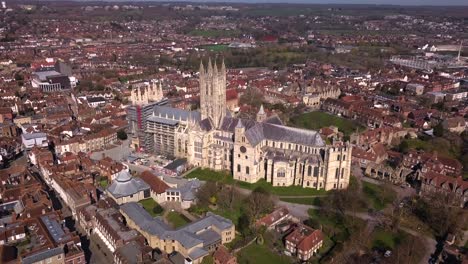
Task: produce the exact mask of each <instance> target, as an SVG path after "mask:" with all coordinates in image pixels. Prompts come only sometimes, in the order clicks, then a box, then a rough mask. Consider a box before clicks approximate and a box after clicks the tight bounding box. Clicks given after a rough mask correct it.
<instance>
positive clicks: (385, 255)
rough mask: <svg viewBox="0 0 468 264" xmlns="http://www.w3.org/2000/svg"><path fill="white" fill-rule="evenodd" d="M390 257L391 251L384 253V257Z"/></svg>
mask: <svg viewBox="0 0 468 264" xmlns="http://www.w3.org/2000/svg"><path fill="white" fill-rule="evenodd" d="M391 256H392V251H390V250H387V251H385V253H384V257H386V258H389V257H391Z"/></svg>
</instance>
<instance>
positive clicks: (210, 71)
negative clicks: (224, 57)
mask: <svg viewBox="0 0 468 264" xmlns="http://www.w3.org/2000/svg"><path fill="white" fill-rule="evenodd" d="M207 68H208V73H209V74H211V73H212V72H213V65H212V64H211V58H208V66H207Z"/></svg>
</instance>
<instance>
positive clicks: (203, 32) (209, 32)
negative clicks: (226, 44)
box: [189, 29, 240, 37]
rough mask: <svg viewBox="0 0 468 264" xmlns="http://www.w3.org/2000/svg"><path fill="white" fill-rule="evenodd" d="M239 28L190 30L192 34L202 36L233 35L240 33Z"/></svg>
mask: <svg viewBox="0 0 468 264" xmlns="http://www.w3.org/2000/svg"><path fill="white" fill-rule="evenodd" d="M239 33H240V32H239V31H237V30H201V29H195V30H192V31H190V33H189V34H190V35H192V36H202V37H231V36H237V35H239Z"/></svg>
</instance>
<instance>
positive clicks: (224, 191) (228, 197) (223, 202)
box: [218, 185, 241, 210]
mask: <svg viewBox="0 0 468 264" xmlns="http://www.w3.org/2000/svg"><path fill="white" fill-rule="evenodd" d="M240 197H241V194H240V193H239V192H238V191H237V189H236V188H235V186H230V185H223V186H222V188H221V191H220V192H219V193H218V205H219V206H220V207H222V208H223V209H227V210H232V208H233V206H234V203H235V202H236V201H238V200H239V198H240Z"/></svg>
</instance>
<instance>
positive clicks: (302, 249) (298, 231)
mask: <svg viewBox="0 0 468 264" xmlns="http://www.w3.org/2000/svg"><path fill="white" fill-rule="evenodd" d="M285 243H286V250H287V251H289V252H290V253H291V254H292V255H294V256H297V257H298V258H299V259H300V260H301V261H307V260H308V259H310V258H311V257H312V256H313V254H316V253H317V251H318V250H319V249H320V247H322V245H323V233H322V231H320V230H316V229H312V228H310V227H308V226H306V225H303V224H298V225H297V226H296V227H295V228H294V230H293V231H292V232H291V233H290V234H289V235H287V236H286V238H285Z"/></svg>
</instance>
